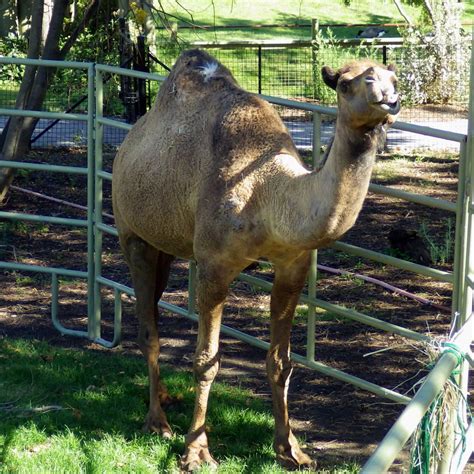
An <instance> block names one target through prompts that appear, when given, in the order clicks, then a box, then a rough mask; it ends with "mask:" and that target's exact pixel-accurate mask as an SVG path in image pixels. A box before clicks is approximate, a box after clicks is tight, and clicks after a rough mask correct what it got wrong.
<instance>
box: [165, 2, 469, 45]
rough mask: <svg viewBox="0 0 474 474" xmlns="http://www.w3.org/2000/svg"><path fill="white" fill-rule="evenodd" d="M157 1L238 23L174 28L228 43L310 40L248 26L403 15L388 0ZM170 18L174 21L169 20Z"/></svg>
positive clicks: (346, 33)
mask: <svg viewBox="0 0 474 474" xmlns="http://www.w3.org/2000/svg"><path fill="white" fill-rule="evenodd" d="M162 5H163V7H164V9H165V11H167V12H168V13H170V14H172V15H175V16H176V17H178V18H180V19H182V20H183V21H182V22H180V23H182V24H185V22H191V23H194V24H195V25H204V26H212V25H214V24H215V25H216V26H229V25H239V26H240V27H239V28H232V29H224V30H222V29H218V30H215V31H212V30H211V31H205V30H199V29H197V28H196V29H194V30H190V29H184V28H181V29H179V30H178V31H179V35H180V36H181V37H182V38H183V39H185V40H187V41H216V40H222V41H228V40H234V41H235V40H263V39H310V38H311V30H310V28H301V27H300V28H278V27H267V28H258V29H252V28H251V26H253V25H276V24H279V25H281V24H295V23H298V24H303V25H305V24H308V23H311V19H312V18H316V19H318V20H319V22H320V23H321V24H341V25H343V24H354V23H356V24H371V23H404V19H403V18H402V16H401V15H400V13H399V12H398V10H397V8H396V7H395V4H394V2H393V1H391V0H386V1H384V2H381V1H380V0H352V4H351V5H350V6H345V5H344V4H343V1H342V0H336V2H331V1H328V0H315V1H308V0H289V1H285V2H274V1H272V0H257V1H255V0H233V1H228V2H202V1H200V0H183V1H179V2H177V1H176V0H167V1H164V2H162ZM403 8H404V9H405V11H406V12H407V13H408V15H409V16H410V17H411V18H417V16H418V15H419V12H420V9H418V8H416V7H414V6H410V5H407V4H406V3H404V5H403ZM463 19H464V21H472V20H474V7H473V6H472V5H470V2H465V12H464V16H463ZM171 20H172V21H175V20H174V19H171ZM359 29H360V27H336V28H334V33H335V35H336V36H338V37H344V38H347V37H354V36H355V35H356V34H357V32H358V31H359ZM388 30H389V31H388V35H387V36H389V35H390V36H392V35H396V36H398V33H397V31H396V29H395V28H389V29H388Z"/></svg>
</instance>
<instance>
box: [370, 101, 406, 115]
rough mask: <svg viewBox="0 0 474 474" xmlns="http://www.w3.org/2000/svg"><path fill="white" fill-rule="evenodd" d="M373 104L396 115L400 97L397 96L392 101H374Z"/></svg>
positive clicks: (398, 109)
mask: <svg viewBox="0 0 474 474" xmlns="http://www.w3.org/2000/svg"><path fill="white" fill-rule="evenodd" d="M373 105H375V106H376V107H379V108H381V109H382V110H383V111H384V112H387V113H389V114H390V115H397V114H398V112H400V98H399V97H397V100H395V101H394V102H384V101H382V100H381V101H380V102H375V103H374V104H373Z"/></svg>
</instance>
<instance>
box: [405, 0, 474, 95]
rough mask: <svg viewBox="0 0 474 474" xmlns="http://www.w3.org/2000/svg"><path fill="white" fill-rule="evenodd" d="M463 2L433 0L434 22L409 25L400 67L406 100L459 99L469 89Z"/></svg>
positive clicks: (467, 45)
mask: <svg viewBox="0 0 474 474" xmlns="http://www.w3.org/2000/svg"><path fill="white" fill-rule="evenodd" d="M461 13H462V4H461V3H457V1H454V0H446V1H443V2H433V10H432V15H431V17H430V26H429V27H427V26H425V27H423V26H413V25H411V26H409V27H408V28H406V29H402V30H401V31H400V34H401V35H402V37H403V39H404V48H403V51H402V54H401V63H402V67H401V68H400V73H399V77H400V81H401V89H402V92H403V94H404V100H405V102H406V103H411V104H426V103H431V104H436V103H438V104H446V103H452V102H456V101H459V99H461V98H463V97H464V96H465V94H466V93H467V91H466V90H465V88H466V85H467V84H468V74H469V71H468V69H469V38H468V35H467V34H466V33H464V31H463V30H462V29H461V27H460V25H461Z"/></svg>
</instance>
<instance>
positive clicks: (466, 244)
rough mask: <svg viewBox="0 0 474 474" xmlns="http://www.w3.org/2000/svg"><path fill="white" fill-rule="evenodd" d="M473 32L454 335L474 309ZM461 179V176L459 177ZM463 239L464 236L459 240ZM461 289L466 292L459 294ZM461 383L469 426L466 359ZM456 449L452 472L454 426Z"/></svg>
mask: <svg viewBox="0 0 474 474" xmlns="http://www.w3.org/2000/svg"><path fill="white" fill-rule="evenodd" d="M472 32H473V35H472V39H471V69H470V82H469V84H470V89H469V115H468V126H467V143H466V144H465V145H464V144H462V145H461V156H460V160H464V168H465V172H464V180H465V189H464V192H465V197H464V196H462V197H461V196H458V199H459V200H462V203H463V205H464V208H463V213H462V214H463V218H465V221H464V222H463V223H462V226H461V228H462V231H463V232H462V252H461V255H462V257H464V258H460V259H459V260H460V261H459V262H458V263H460V264H461V268H460V269H459V270H458V273H459V274H460V275H459V276H460V278H458V280H457V281H460V282H462V286H461V290H458V295H457V296H458V301H459V302H460V304H459V306H458V311H459V312H458V314H457V315H456V316H457V317H454V318H453V321H452V322H451V334H452V333H454V332H457V331H459V330H460V329H461V328H462V327H463V326H464V324H465V323H466V321H467V320H468V319H469V317H470V316H471V314H472V311H473V296H474V288H473V285H472V282H473V281H474V241H473V238H474V183H473V180H474V164H473V160H474V28H473V30H472ZM459 179H461V178H460V177H459ZM459 240H460V239H459ZM459 291H462V293H461V294H459ZM456 379H457V382H458V384H459V387H460V389H461V394H462V396H461V397H460V398H459V402H458V403H459V405H458V407H456V408H455V410H456V411H457V416H458V419H460V423H463V424H464V427H466V425H467V414H466V412H467V406H466V404H467V397H468V394H469V387H468V380H469V364H468V362H467V361H466V360H464V361H463V363H462V364H461V370H460V371H459V374H458V375H456ZM452 433H453V434H452V436H453V440H452V451H451V452H450V453H449V454H450V456H449V459H446V461H445V467H446V470H447V471H449V472H456V471H457V470H458V466H457V465H455V463H456V462H457V461H458V460H457V459H456V456H453V453H454V452H455V451H456V449H457V448H458V446H460V445H461V444H462V443H463V437H462V434H461V433H459V432H457V430H455V428H454V426H453V428H452Z"/></svg>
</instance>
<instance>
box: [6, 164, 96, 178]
mask: <svg viewBox="0 0 474 474" xmlns="http://www.w3.org/2000/svg"><path fill="white" fill-rule="evenodd" d="M4 164H5V166H4ZM0 168H15V169H25V170H37V171H51V172H52V173H70V174H83V175H86V174H87V168H82V167H79V166H58V165H48V164H46V163H29V162H27V161H0Z"/></svg>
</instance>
